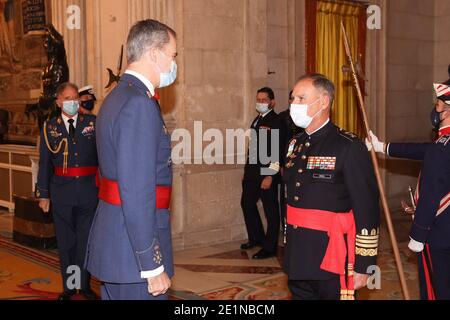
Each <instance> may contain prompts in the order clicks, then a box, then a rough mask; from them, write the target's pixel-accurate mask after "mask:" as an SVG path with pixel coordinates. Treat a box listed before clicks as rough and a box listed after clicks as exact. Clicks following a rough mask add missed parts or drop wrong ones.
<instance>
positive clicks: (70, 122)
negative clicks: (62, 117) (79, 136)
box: [68, 119, 75, 139]
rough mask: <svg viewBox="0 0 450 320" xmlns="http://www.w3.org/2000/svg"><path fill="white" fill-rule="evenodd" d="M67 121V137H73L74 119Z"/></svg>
mask: <svg viewBox="0 0 450 320" xmlns="http://www.w3.org/2000/svg"><path fill="white" fill-rule="evenodd" d="M68 122H69V137H71V138H72V139H73V137H75V127H74V126H73V123H74V120H73V119H69V120H68Z"/></svg>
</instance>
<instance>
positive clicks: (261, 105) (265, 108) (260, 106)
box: [256, 103, 269, 114]
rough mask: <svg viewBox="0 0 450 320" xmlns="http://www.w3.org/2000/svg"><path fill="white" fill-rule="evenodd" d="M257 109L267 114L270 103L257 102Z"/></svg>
mask: <svg viewBox="0 0 450 320" xmlns="http://www.w3.org/2000/svg"><path fill="white" fill-rule="evenodd" d="M256 111H258V112H259V113H260V114H265V113H266V112H267V111H269V104H268V103H257V104H256Z"/></svg>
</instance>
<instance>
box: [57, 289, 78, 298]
mask: <svg viewBox="0 0 450 320" xmlns="http://www.w3.org/2000/svg"><path fill="white" fill-rule="evenodd" d="M76 293H77V291H76V290H70V291H64V292H63V293H61V294H60V295H59V297H58V300H71V298H72V296H74V295H75V294H76Z"/></svg>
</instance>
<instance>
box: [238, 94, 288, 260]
mask: <svg viewBox="0 0 450 320" xmlns="http://www.w3.org/2000/svg"><path fill="white" fill-rule="evenodd" d="M256 101H257V103H256V110H257V111H258V113H259V115H258V116H257V117H256V118H255V120H254V121H253V122H252V125H251V129H252V136H251V139H250V146H249V150H248V156H247V163H246V165H245V169H244V178H243V180H242V198H241V207H242V211H243V213H244V219H245V225H246V227H247V234H248V242H247V243H244V244H242V245H241V249H243V250H247V249H251V248H253V247H255V246H262V249H261V250H260V251H259V252H257V253H256V254H255V255H253V259H266V258H270V257H273V256H275V254H276V251H277V248H278V235H279V231H280V230H279V229H280V213H279V203H278V184H279V171H280V163H279V141H280V139H283V138H281V137H280V119H279V117H278V115H277V114H276V113H275V111H274V110H273V108H274V106H275V95H274V93H273V90H272V89H270V88H262V89H260V90H258V93H257V96H256ZM273 139H277V140H276V141H275V144H276V147H277V148H276V150H271V149H272V140H273ZM264 142H266V143H264ZM272 153H273V154H272ZM264 156H266V157H267V161H264V160H263V159H262V157H264ZM269 157H270V159H272V160H273V159H275V160H273V161H270V160H269ZM259 199H261V201H262V204H263V208H264V213H265V216H266V219H267V232H266V233H264V228H263V225H262V222H261V218H260V215H259V212H258V207H257V202H258V200H259Z"/></svg>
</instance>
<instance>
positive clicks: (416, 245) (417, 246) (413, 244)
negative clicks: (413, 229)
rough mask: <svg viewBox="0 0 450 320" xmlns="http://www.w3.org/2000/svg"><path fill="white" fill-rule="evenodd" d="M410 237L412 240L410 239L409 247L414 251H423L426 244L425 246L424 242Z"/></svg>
mask: <svg viewBox="0 0 450 320" xmlns="http://www.w3.org/2000/svg"><path fill="white" fill-rule="evenodd" d="M409 239H410V240H409V244H408V248H409V249H410V250H411V251H414V252H417V253H419V252H422V251H423V249H424V247H425V246H424V244H423V243H422V242H418V241H416V240H414V239H413V238H409Z"/></svg>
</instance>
